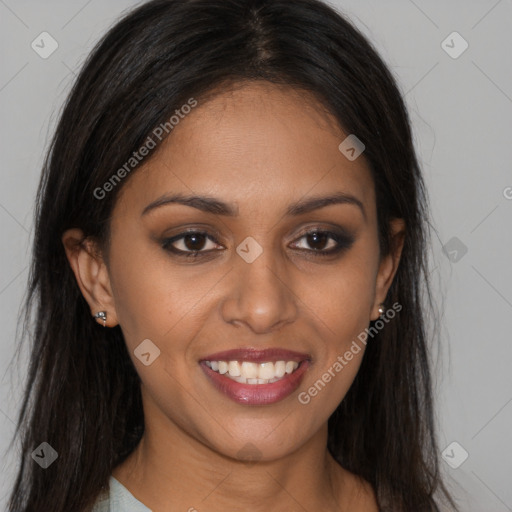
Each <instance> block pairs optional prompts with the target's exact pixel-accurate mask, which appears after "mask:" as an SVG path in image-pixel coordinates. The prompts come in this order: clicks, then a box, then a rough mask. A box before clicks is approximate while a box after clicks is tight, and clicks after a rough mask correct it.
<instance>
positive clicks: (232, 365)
mask: <svg viewBox="0 0 512 512" xmlns="http://www.w3.org/2000/svg"><path fill="white" fill-rule="evenodd" d="M228 368H229V376H230V377H240V375H242V374H241V372H240V365H239V364H238V361H229V363H228Z"/></svg>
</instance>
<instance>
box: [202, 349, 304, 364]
mask: <svg viewBox="0 0 512 512" xmlns="http://www.w3.org/2000/svg"><path fill="white" fill-rule="evenodd" d="M306 359H311V356H310V355H309V354H304V353H300V352H294V351H292V350H286V349H284V348H265V349H258V348H237V349H232V350H223V351H222V352H215V354H210V355H208V356H206V357H203V358H201V359H200V360H199V362H202V361H248V362H252V363H265V362H276V361H296V362H298V363H300V362H301V361H305V360H306Z"/></svg>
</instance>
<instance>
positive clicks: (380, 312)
mask: <svg viewBox="0 0 512 512" xmlns="http://www.w3.org/2000/svg"><path fill="white" fill-rule="evenodd" d="M385 311H386V304H384V302H381V303H380V305H379V314H380V316H382V315H383V314H384V313H385Z"/></svg>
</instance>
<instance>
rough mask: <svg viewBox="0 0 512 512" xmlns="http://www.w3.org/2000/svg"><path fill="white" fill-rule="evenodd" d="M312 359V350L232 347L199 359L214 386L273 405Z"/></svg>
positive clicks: (253, 401) (255, 402) (251, 402)
mask: <svg viewBox="0 0 512 512" xmlns="http://www.w3.org/2000/svg"><path fill="white" fill-rule="evenodd" d="M310 363H311V357H310V356H309V355H308V354H301V353H298V352H292V351H289V350H283V349H265V350H256V349H239V350H229V351H224V352H218V353H216V354H211V355H209V356H207V357H205V358H204V359H201V360H200V361H199V364H200V367H201V369H202V370H203V372H204V373H205V374H206V376H207V377H208V380H209V382H210V383H211V384H213V386H214V388H216V389H217V390H218V391H220V392H221V393H222V394H224V395H225V396H227V397H228V398H230V399H231V400H233V401H235V402H237V403H239V404H244V405H269V404H273V403H276V402H279V401H281V400H283V399H284V398H286V397H288V396H289V395H290V394H291V393H293V392H294V391H295V390H296V389H297V388H298V387H299V385H300V383H301V381H302V379H303V377H304V373H305V372H306V371H307V369H308V368H309V365H310Z"/></svg>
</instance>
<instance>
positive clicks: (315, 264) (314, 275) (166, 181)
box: [62, 83, 404, 512]
mask: <svg viewBox="0 0 512 512" xmlns="http://www.w3.org/2000/svg"><path fill="white" fill-rule="evenodd" d="M346 136H347V134H345V133H343V131H342V130H341V129H340V127H339V126H338V125H337V123H336V122H335V120H334V118H332V117H331V116H330V115H329V114H327V113H326V112H325V109H324V108H322V106H321V105H320V104H319V103H317V102H316V100H315V99H314V98H313V97H312V96H310V95H309V94H308V93H304V92H302V93H300V92H298V91H295V90H292V89H287V88H280V87H277V86H275V85H271V84H268V83H248V84H245V85H244V86H241V87H239V88H236V89H235V90H231V91H229V92H222V93H220V94H219V95H217V96H214V97H213V99H212V98H210V99H209V100H208V101H206V102H203V103H199V105H198V106H197V107H196V108H195V109H193V111H192V112H191V113H190V114H189V115H188V116H186V117H185V119H183V120H181V121H180V123H179V125H177V126H176V127H175V129H174V130H173V132H172V133H171V136H170V137H169V138H168V139H167V141H166V142H165V143H164V145H162V146H161V147H160V149H159V151H158V152H157V153H156V154H154V155H153V156H152V158H151V159H150V160H148V161H147V162H145V164H144V166H143V168H142V169H139V170H137V171H136V172H134V173H133V174H132V175H131V176H130V177H129V179H127V180H126V182H125V183H124V184H123V188H122V189H121V191H120V195H119V197H118V199H117V202H116V205H115V208H114V212H113V216H112V224H111V233H112V237H111V243H110V246H109V252H108V258H107V257H106V255H102V254H101V252H100V250H99V248H98V247H97V246H95V245H94V243H93V242H92V241H89V242H88V243H86V244H84V245H82V246H79V245H77V242H78V240H80V238H81V235H82V233H81V231H80V230H78V229H71V230H69V231H67V232H66V233H65V234H64V236H63V237H62V241H63V244H64V247H65V249H66V253H67V256H68V259H69V262H70V265H71V267H72V269H73V271H74V273H75V276H76V279H77V282H78V283H79V286H80V288H81V291H82V293H83V295H84V297H85V299H86V300H87V301H88V303H89V305H90V308H91V315H93V314H94V313H96V312H97V311H100V310H105V311H107V312H108V321H107V327H113V326H115V325H117V324H119V325H120V326H121V329H122V332H123V334H124V337H125V340H126V344H127V348H128V351H129V353H130V356H131V358H132V360H133V363H134V365H135V368H136V370H137V372H138V373H139V375H140V377H141V380H142V386H141V390H142V397H143V404H144V416H145V425H146V430H145V434H144V436H143V439H142V441H141V443H140V444H139V445H138V447H137V448H136V449H135V450H134V452H133V453H132V454H131V455H130V457H129V458H128V459H127V460H126V461H125V462H124V463H122V464H121V465H120V466H118V467H117V468H115V469H114V471H113V475H114V476H115V477H116V478H117V479H118V480H119V481H120V482H121V483H122V484H123V485H125V486H126V487H127V488H128V489H129V490H130V492H132V494H133V495H134V496H135V497H136V498H137V499H139V500H140V501H142V502H143V503H144V504H145V505H146V506H148V507H149V508H151V509H152V510H153V511H155V512H158V511H164V510H183V511H186V510H190V511H192V510H198V511H206V510H208V511H210V512H217V511H225V510H235V509H242V510H246V511H249V512H260V511H269V510H280V511H299V510H300V511H303V510H308V511H312V510H325V511H335V510H336V511H340V510H342V511H351V512H357V511H365V512H367V511H377V506H376V502H375V497H374V495H373V492H372V490H371V487H370V486H369V484H368V483H366V482H364V481H362V480H360V479H359V478H357V477H355V476H354V475H352V474H351V473H349V472H348V471H346V470H345V469H343V468H342V467H341V466H340V465H339V464H338V463H336V462H335V461H334V459H333V458H332V457H331V455H330V454H329V453H328V451H327V448H326V445H327V420H328V418H329V416H330V415H331V413H332V412H333V411H334V410H335V408H336V407H337V405H338V404H339V403H340V401H341V400H342V399H343V397H344V396H345V394H346V393H347V391H348V389H349V387H350V385H351V384H352V382H353V380H354V377H355V376H356V374H357V371H358V369H359V366H360V363H361V359H362V356H363V353H364V350H361V351H360V352H359V353H358V354H356V355H354V358H353V359H352V360H351V361H350V362H349V363H348V364H347V365H346V366H345V367H344V368H343V370H342V371H341V372H339V373H337V374H336V377H334V378H333V379H332V380H331V382H330V383H328V384H327V385H326V386H325V388H323V390H322V391H321V392H319V393H318V395H317V396H315V397H314V398H312V399H311V401H310V402H309V403H308V404H307V405H303V404H301V403H300V402H299V401H298V398H297V397H298V394H299V393H300V392H303V391H307V389H308V388H309V387H311V386H312V385H313V383H314V382H315V381H317V380H318V379H319V378H321V376H322V374H324V373H325V372H327V370H328V369H329V368H330V367H331V366H332V365H333V363H334V362H335V361H336V359H337V357H338V356H339V355H343V354H344V353H345V352H346V351H347V350H348V349H349V347H350V345H351V343H352V341H353V340H354V339H356V337H357V335H358V334H359V333H361V332H362V331H364V329H365V328H366V327H368V325H369V322H370V320H376V319H377V318H378V316H379V311H378V308H379V304H380V303H381V302H383V301H384V299H385V296H386V293H387V290H388V288H389V286H390V285H391V282H392V280H393V277H394V275H395V273H396V270H397V267H398V263H399V259H400V254H401V251H402V247H403V235H404V224H403V221H402V220H401V219H395V220H394V221H393V224H392V226H391V228H392V231H393V234H394V236H393V240H394V245H393V251H392V252H391V253H390V254H389V255H387V256H385V257H381V255H380V252H379V246H378V238H377V214H376V198H375V191H374V185H373V180H372V177H371V174H370V171H369V168H368V166H367V163H366V162H365V159H364V153H363V155H362V156H360V157H358V158H357V159H355V160H354V161H349V160H348V159H347V158H345V156H344V155H343V154H342V153H341V152H340V151H339V150H338V145H339V144H340V142H341V141H342V140H343V139H344V138H345V137H346ZM333 191H342V192H345V193H348V194H351V195H353V196H355V197H356V198H358V199H359V200H360V201H361V202H362V204H363V206H364V210H365V214H366V216H364V215H363V213H362V211H361V210H360V209H359V208H358V207H357V206H355V205H353V204H335V205H330V206H327V207H324V208H321V209H318V210H315V211H313V212H310V213H305V214H302V215H299V216H296V217H291V216H286V215H285V214H284V212H285V209H286V208H287V206H288V205H289V204H291V203H293V202H296V201H298V200H300V199H304V198H308V197H312V196H324V195H328V194H331V193H332V192H333ZM175 192H182V193H184V194H201V195H208V196H213V197H216V198H218V199H220V200H222V201H225V202H228V203H231V204H233V206H235V207H237V208H238V215H237V216H234V217H226V216H221V215H215V214H211V213H205V212H202V211H200V210H198V209H195V208H193V207H191V206H185V205H178V204H168V205H166V206H161V207H159V208H155V209H153V210H151V211H150V212H148V213H147V214H146V215H144V216H141V212H142V211H143V209H144V208H145V207H146V206H147V205H148V204H149V203H151V202H152V201H154V200H156V199H158V198H160V197H161V196H162V195H164V194H166V193H175ZM188 227H195V228H197V229H198V230H206V231H208V232H209V233H212V234H213V235H214V236H215V234H217V236H218V238H217V242H218V243H216V242H214V241H211V240H209V239H207V238H206V239H204V243H201V241H199V242H195V245H194V242H193V241H192V242H191V241H190V239H189V240H188V242H187V239H186V238H185V239H183V238H182V239H180V240H177V241H175V242H174V247H176V248H178V249H181V250H187V249H188V250H189V251H190V250H193V249H196V250H201V251H203V252H206V251H209V250H214V249H219V250H218V251H215V252H211V253H210V255H207V256H202V257H199V258H197V259H192V258H190V259H189V260H190V261H191V262H190V261H189V260H187V259H186V258H181V259H180V258H179V257H177V256H175V255H173V254H172V253H170V252H169V251H167V250H166V249H165V248H163V246H162V245H163V242H164V239H165V238H166V237H167V238H170V237H171V236H174V235H178V234H180V233H182V232H183V231H184V229H183V228H188ZM312 228H318V229H336V228H341V229H345V230H347V231H348V232H349V233H352V234H353V235H354V242H353V244H352V245H351V246H350V247H349V248H347V249H345V250H344V251H342V252H341V253H339V254H338V255H337V256H336V255H334V256H327V257H324V258H322V257H321V256H315V255H314V254H312V252H313V251H314V250H315V247H316V248H318V249H320V250H322V249H327V250H328V249H330V248H331V247H333V246H335V245H336V242H335V241H334V240H333V239H331V238H327V239H326V240H325V242H324V244H323V245H322V242H321V240H320V241H317V242H316V245H315V240H312V239H311V238H309V239H308V237H306V236H304V232H305V231H309V230H311V229H312ZM247 236H251V237H253V238H254V239H255V240H256V241H257V242H258V243H259V244H260V246H261V247H262V249H263V253H262V254H261V255H260V256H259V257H258V258H257V259H256V260H255V261H254V262H252V263H247V262H246V261H244V260H243V259H242V258H241V257H240V256H239V255H238V254H237V252H236V247H237V246H238V245H239V244H241V242H242V241H243V240H244V239H245V238H246V237H247ZM187 244H188V245H187ZM389 306H390V305H388V307H389ZM99 322H100V323H102V322H101V321H100V320H99ZM145 339H150V340H152V342H153V343H154V344H155V345H156V346H158V347H159V349H160V351H161V353H160V356H159V357H158V358H156V359H155V360H154V362H153V363H152V364H151V365H149V366H145V365H143V364H142V363H141V361H139V359H138V358H137V357H135V356H134V352H133V351H134V350H135V348H136V347H137V346H138V345H139V344H140V343H141V342H142V340H145ZM370 342H371V341H370ZM237 347H256V348H269V347H281V348H287V349H291V350H295V351H299V352H305V353H308V354H310V355H311V357H312V364H311V367H310V368H309V370H308V371H307V372H306V374H305V377H304V379H303V382H302V383H301V385H300V387H299V389H298V390H297V391H295V392H294V393H292V394H291V395H290V396H288V397H287V398H285V399H284V400H282V401H280V402H277V403H275V404H271V405H264V406H248V405H241V404H238V403H235V402H233V401H231V400H230V399H228V398H227V397H226V396H225V395H223V394H222V393H220V392H219V391H217V390H216V389H215V388H214V387H213V386H212V385H211V384H210V382H209V380H208V379H207V377H206V376H205V375H204V373H203V371H202V370H201V368H200V366H199V364H198V360H199V359H200V358H202V357H205V356H207V355H208V354H212V353H214V352H217V351H220V350H227V349H232V348H237ZM363 348H364V345H363ZM247 443H251V445H253V446H254V447H256V448H255V450H256V451H257V456H256V457H257V458H258V459H259V460H258V462H257V463H248V462H247V461H246V460H243V459H244V457H243V453H245V452H246V451H247V446H246V445H247ZM244 450H245V452H244Z"/></svg>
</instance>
